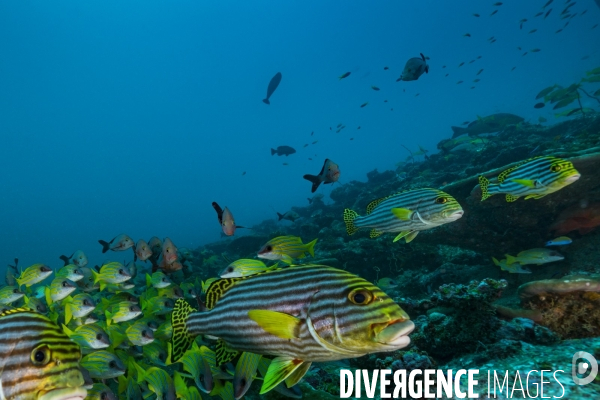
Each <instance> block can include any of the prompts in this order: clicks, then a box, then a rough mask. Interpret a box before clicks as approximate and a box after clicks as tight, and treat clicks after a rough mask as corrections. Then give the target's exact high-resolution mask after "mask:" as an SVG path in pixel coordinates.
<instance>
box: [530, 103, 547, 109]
mask: <svg viewBox="0 0 600 400" xmlns="http://www.w3.org/2000/svg"><path fill="white" fill-rule="evenodd" d="M544 106H546V103H536V104H535V105H534V106H533V108H544Z"/></svg>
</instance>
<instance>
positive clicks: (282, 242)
mask: <svg viewBox="0 0 600 400" xmlns="http://www.w3.org/2000/svg"><path fill="white" fill-rule="evenodd" d="M315 243H317V239H315V240H313V241H312V242H310V243H306V244H304V243H302V239H300V238H299V237H298V236H278V237H276V238H273V239H271V240H269V241H268V242H267V243H266V244H265V245H264V246H263V247H261V249H260V250H259V251H258V258H264V259H266V260H284V261H288V262H290V261H291V260H292V259H294V258H304V257H306V253H308V254H310V255H311V256H312V257H314V256H315Z"/></svg>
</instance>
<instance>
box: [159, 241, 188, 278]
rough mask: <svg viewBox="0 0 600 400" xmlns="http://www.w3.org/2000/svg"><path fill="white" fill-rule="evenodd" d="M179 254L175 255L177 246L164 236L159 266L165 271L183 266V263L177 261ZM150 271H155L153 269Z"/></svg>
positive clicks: (173, 270) (177, 269) (175, 269)
mask: <svg viewBox="0 0 600 400" xmlns="http://www.w3.org/2000/svg"><path fill="white" fill-rule="evenodd" d="M178 258H179V256H178V255H177V247H176V246H175V245H174V244H173V242H172V241H171V239H169V238H165V241H164V242H163V248H162V261H161V263H160V265H159V267H160V268H161V269H162V270H163V271H165V272H169V273H171V272H175V271H179V270H180V269H181V268H183V265H181V263H179V261H177V260H178ZM152 272H156V271H155V270H154V269H153V270H152Z"/></svg>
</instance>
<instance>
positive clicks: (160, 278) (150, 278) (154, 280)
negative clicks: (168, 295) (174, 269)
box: [146, 271, 173, 289]
mask: <svg viewBox="0 0 600 400" xmlns="http://www.w3.org/2000/svg"><path fill="white" fill-rule="evenodd" d="M172 284H173V281H171V279H169V277H168V276H166V275H165V274H164V273H163V272H161V271H156V272H153V273H152V275H150V274H146V286H148V287H151V286H152V287H153V288H155V289H162V288H166V287H168V286H171V285H172Z"/></svg>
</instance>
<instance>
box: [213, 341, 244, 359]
mask: <svg viewBox="0 0 600 400" xmlns="http://www.w3.org/2000/svg"><path fill="white" fill-rule="evenodd" d="M238 354H239V352H238V351H237V350H234V349H232V348H231V347H229V346H228V345H227V343H225V342H224V341H223V339H219V340H217V345H216V347H215V356H216V360H217V366H219V365H223V364H226V363H228V362H229V361H231V360H233V359H234V358H236V357H237V355H238Z"/></svg>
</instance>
